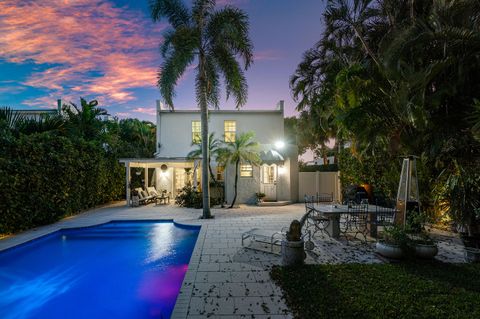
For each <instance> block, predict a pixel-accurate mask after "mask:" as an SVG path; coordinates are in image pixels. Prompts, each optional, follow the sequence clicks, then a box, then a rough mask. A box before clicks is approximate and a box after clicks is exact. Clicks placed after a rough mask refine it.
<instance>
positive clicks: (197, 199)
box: [175, 185, 202, 208]
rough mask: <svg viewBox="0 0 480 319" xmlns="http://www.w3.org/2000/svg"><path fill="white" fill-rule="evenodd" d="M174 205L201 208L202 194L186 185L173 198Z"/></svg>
mask: <svg viewBox="0 0 480 319" xmlns="http://www.w3.org/2000/svg"><path fill="white" fill-rule="evenodd" d="M175 204H177V205H178V206H181V207H189V208H202V193H201V192H198V191H197V190H195V189H194V188H193V187H192V186H191V185H187V186H185V187H184V188H182V190H181V192H180V193H179V194H178V195H177V196H176V197H175Z"/></svg>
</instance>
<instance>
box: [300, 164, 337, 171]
mask: <svg viewBox="0 0 480 319" xmlns="http://www.w3.org/2000/svg"><path fill="white" fill-rule="evenodd" d="M299 171H300V172H316V171H319V172H337V171H338V165H337V164H327V165H308V166H307V165H301V166H300V167H299Z"/></svg>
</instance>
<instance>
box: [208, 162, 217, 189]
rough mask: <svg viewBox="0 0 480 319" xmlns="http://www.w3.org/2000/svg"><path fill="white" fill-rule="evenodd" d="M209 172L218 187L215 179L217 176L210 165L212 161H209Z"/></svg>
mask: <svg viewBox="0 0 480 319" xmlns="http://www.w3.org/2000/svg"><path fill="white" fill-rule="evenodd" d="M208 170H209V172H210V177H212V181H213V183H214V184H215V185H216V184H217V180H216V179H215V175H214V174H213V171H212V165H210V161H208Z"/></svg>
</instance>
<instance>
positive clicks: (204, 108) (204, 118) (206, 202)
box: [198, 52, 212, 219]
mask: <svg viewBox="0 0 480 319" xmlns="http://www.w3.org/2000/svg"><path fill="white" fill-rule="evenodd" d="M198 64H199V72H200V85H202V86H206V83H207V79H206V78H205V55H204V53H203V52H200V54H199V63H198ZM201 91H202V92H201V93H200V97H199V100H200V111H201V124H202V195H203V196H202V197H203V198H202V203H203V215H202V218H203V219H209V218H212V214H211V213H210V183H209V175H208V168H209V158H210V154H208V153H209V149H208V105H207V88H206V87H203V88H202V90H201Z"/></svg>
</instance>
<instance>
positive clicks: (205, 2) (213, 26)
mask: <svg viewBox="0 0 480 319" xmlns="http://www.w3.org/2000/svg"><path fill="white" fill-rule="evenodd" d="M215 4H216V1H215V0H194V1H193V6H192V9H189V8H188V7H187V6H186V5H185V4H184V3H183V2H182V1H181V0H150V9H151V14H152V18H153V20H154V21H159V20H161V19H162V18H166V19H167V20H168V22H169V23H170V25H171V28H170V29H168V30H167V31H165V33H164V34H163V36H164V42H163V44H162V46H161V53H162V56H163V58H164V62H163V64H162V66H161V68H160V71H159V74H158V76H159V80H158V87H159V89H160V93H161V94H162V96H163V98H164V100H165V103H166V104H167V106H168V107H169V108H170V109H172V110H173V97H174V96H175V91H174V87H175V85H176V84H177V81H178V79H180V77H181V76H182V74H183V73H184V72H185V70H186V69H187V67H188V66H189V65H191V64H192V63H195V64H196V71H197V74H196V77H195V93H196V98H197V103H198V105H199V107H200V111H201V123H202V124H201V125H202V154H203V156H202V193H203V218H211V213H210V194H209V178H208V159H209V158H210V156H209V155H208V107H209V106H211V107H214V108H218V106H219V98H220V75H223V78H224V81H225V89H226V97H227V99H228V97H229V96H230V95H233V97H234V99H235V102H236V106H237V108H239V107H241V106H242V105H244V104H245V103H246V101H247V81H246V79H245V76H244V73H243V70H242V68H241V66H240V64H239V62H238V61H237V58H240V59H242V60H243V64H244V68H245V70H246V69H247V68H248V67H249V66H250V64H251V63H252V62H253V54H252V49H253V45H252V42H251V40H250V38H249V35H248V17H247V15H246V14H245V13H244V12H243V11H242V10H240V9H238V8H235V7H232V6H226V7H225V8H223V9H221V10H215Z"/></svg>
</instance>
